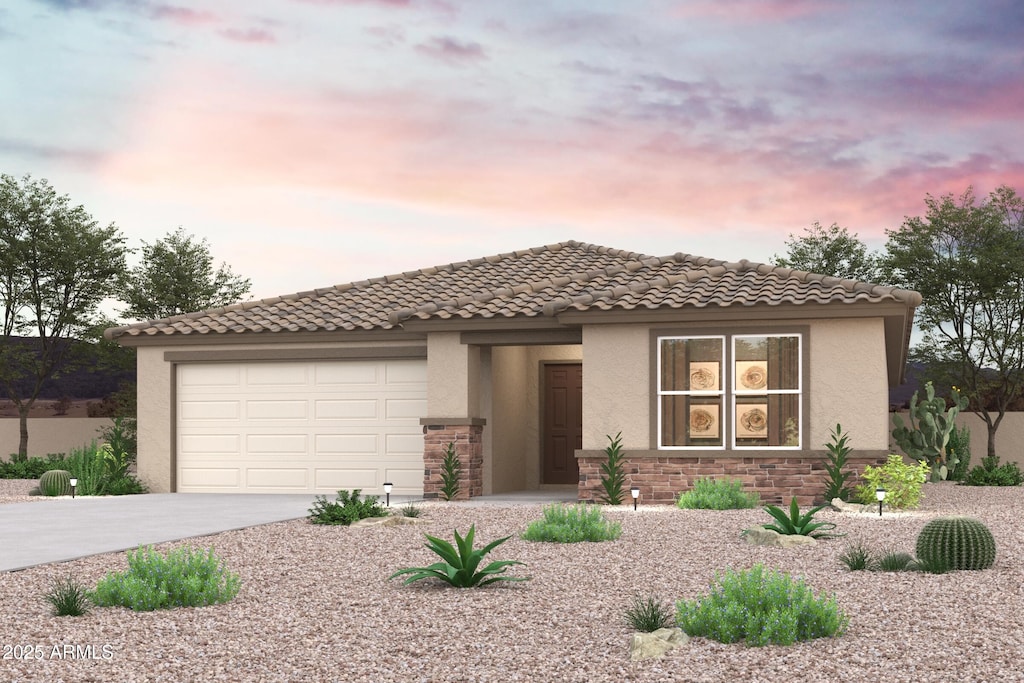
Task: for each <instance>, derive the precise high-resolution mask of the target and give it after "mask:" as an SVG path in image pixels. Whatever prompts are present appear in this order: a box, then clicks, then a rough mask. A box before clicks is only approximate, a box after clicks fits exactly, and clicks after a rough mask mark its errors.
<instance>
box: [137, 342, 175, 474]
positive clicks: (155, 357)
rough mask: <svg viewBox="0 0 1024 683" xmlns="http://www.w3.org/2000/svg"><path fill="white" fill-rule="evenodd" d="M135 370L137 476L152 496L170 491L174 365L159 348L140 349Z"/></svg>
mask: <svg viewBox="0 0 1024 683" xmlns="http://www.w3.org/2000/svg"><path fill="white" fill-rule="evenodd" d="M136 364H137V369H138V394H137V396H138V420H139V421H138V436H139V454H138V476H139V479H140V480H142V482H143V483H144V484H145V485H146V486H148V487H149V490H150V491H152V492H153V493H169V492H171V491H173V490H174V489H173V488H172V486H173V482H174V476H173V472H174V463H173V459H172V457H171V453H173V434H174V415H175V411H174V365H173V364H172V363H168V362H166V361H165V360H164V349H163V348H161V347H140V348H139V349H138V352H137V355H136Z"/></svg>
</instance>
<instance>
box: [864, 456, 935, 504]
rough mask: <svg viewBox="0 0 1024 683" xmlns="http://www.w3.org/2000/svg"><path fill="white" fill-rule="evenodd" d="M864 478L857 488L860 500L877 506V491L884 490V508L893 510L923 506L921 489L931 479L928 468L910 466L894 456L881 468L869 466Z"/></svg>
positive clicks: (918, 464) (921, 464) (924, 465)
mask: <svg viewBox="0 0 1024 683" xmlns="http://www.w3.org/2000/svg"><path fill="white" fill-rule="evenodd" d="M861 477H862V478H863V479H864V482H865V483H863V484H861V485H860V486H858V487H857V499H858V500H859V501H860V502H861V503H864V504H865V505H872V504H875V503H877V502H878V499H877V498H875V489H877V488H879V487H881V488H884V489H885V504H886V505H888V506H889V509H891V510H903V509H905V508H916V507H917V506H918V505H919V504H920V502H921V485H922V484H923V483H924V482H925V480H926V479H927V478H928V465H927V464H926V463H923V462H919V463H917V464H916V465H907V464H905V463H904V462H903V456H902V455H897V454H895V453H894V454H892V455H890V456H889V459H888V460H887V461H886V463H885V464H884V465H882V466H881V467H872V466H871V465H868V466H867V467H865V468H864V472H863V474H861Z"/></svg>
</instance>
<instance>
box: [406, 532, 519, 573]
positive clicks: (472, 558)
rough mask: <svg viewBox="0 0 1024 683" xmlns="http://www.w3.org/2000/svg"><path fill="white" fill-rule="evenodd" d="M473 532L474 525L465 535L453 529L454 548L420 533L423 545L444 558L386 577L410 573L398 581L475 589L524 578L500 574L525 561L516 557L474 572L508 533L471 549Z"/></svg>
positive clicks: (438, 539)
mask: <svg viewBox="0 0 1024 683" xmlns="http://www.w3.org/2000/svg"><path fill="white" fill-rule="evenodd" d="M475 534H476V525H475V524H474V525H473V526H471V527H469V533H467V534H466V537H465V538H463V537H462V536H459V530H458V529H456V530H455V546H457V548H458V549H457V550H456V547H453V546H452V544H451V543H449V542H448V541H445V540H442V539H440V538H436V537H434V536H431V535H430V534H424V536H426V537H427V544H426V545H427V548H429V549H430V551H431V552H433V553H435V554H436V555H438V556H439V557H440V558H441V559H442V560H444V561H443V562H435V563H434V564H432V565H430V566H429V567H409V568H408V569H401V570H399V571H397V572H395V573H394V574H392V575H391V576H389V577H388V579H394V578H396V577H398V576H405V575H410V576H409V578H407V579H406V580H405V581H403V582H402V585H409V584H410V583H412V582H414V581H420V580H422V579H431V578H433V579H440V580H441V581H444V582H445V583H447V584H448V585H449V586H454V587H456V588H477V587H481V586H486V585H487V584H489V583H495V582H497V581H526V580H527V578H524V577H516V576H504V573H505V572H506V571H507V570H508V568H509V567H510V566H512V565H515V564H525V563H523V562H517V561H516V560H499V561H497V562H491V563H490V564H489V565H487V566H486V567H484V568H483V569H481V570H479V571H477V567H479V566H480V562H481V561H482V560H483V559H484V556H485V555H487V553H489V552H491V551H492V550H494V549H495V548H496V547H498V546H499V545H501V544H502V543H504V542H505V541H507V540H508V539H510V538H511V536H505V537H504V538H499V539H498V540H496V541H491V542H490V543H488V544H487V545H485V546H484V547H483V548H479V549H477V550H474V549H473V536H474V535H475Z"/></svg>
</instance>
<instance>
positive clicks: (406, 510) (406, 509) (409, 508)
mask: <svg viewBox="0 0 1024 683" xmlns="http://www.w3.org/2000/svg"><path fill="white" fill-rule="evenodd" d="M399 511H400V512H401V514H402V516H403V517H419V516H420V515H421V514H423V511H422V510H420V509H419V508H418V507H416V506H415V505H413V504H412V503H407V504H405V505H403V506H402V507H401V508H400V510H399Z"/></svg>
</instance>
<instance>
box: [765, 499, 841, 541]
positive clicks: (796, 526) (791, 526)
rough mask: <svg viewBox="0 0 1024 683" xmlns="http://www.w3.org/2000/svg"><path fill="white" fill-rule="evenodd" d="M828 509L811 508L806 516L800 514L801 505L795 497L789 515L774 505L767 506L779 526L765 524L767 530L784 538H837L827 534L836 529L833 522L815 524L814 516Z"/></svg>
mask: <svg viewBox="0 0 1024 683" xmlns="http://www.w3.org/2000/svg"><path fill="white" fill-rule="evenodd" d="M825 507H828V506H826V505H819V506H817V507H814V508H811V509H810V510H808V511H807V512H805V513H804V514H802V515H801V514H800V505H799V504H798V503H797V502H796V496H793V502H791V503H790V505H789V514H786V512H785V511H784V510H782V509H780V508H777V507H775V506H774V505H766V506H765V507H764V509H765V512H767V513H768V514H769V515H771V516H772V517H774V518H775V521H776V522H777V524H765V525H763V526H764V528H765V529H770V530H772V531H776V532H778V533H780V534H782V535H784V536H810V537H811V538H827V537H829V536H835V534H829V533H826V532H829V531H831V530H832V529H835V528H836V525H835V524H833V523H832V522H815V521H814V515H815V513H816V512H818V511H819V510H822V509H823V508H825Z"/></svg>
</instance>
